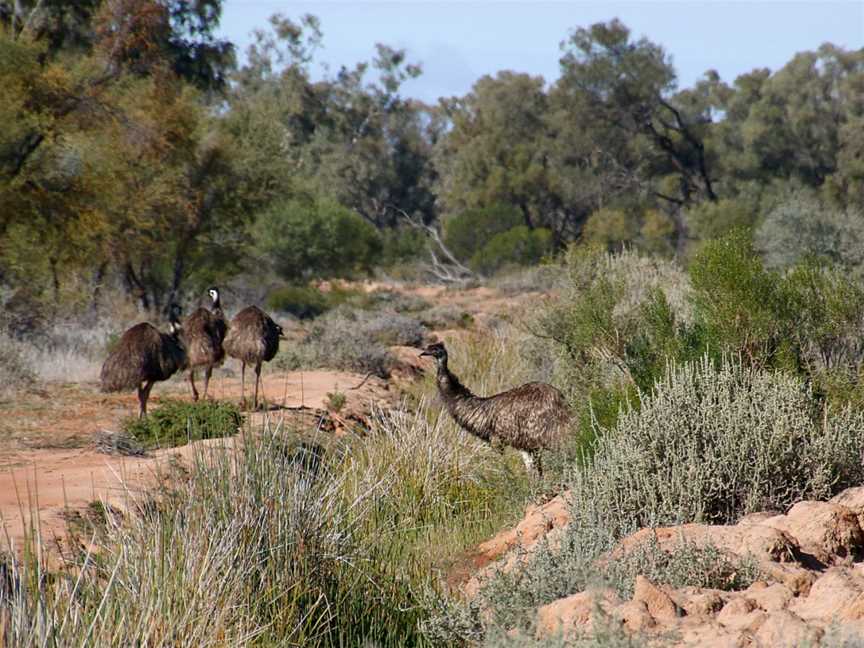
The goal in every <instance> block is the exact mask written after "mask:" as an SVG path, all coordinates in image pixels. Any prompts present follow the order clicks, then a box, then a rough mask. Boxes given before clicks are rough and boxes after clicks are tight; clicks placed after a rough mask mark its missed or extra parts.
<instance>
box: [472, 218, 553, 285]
mask: <svg viewBox="0 0 864 648" xmlns="http://www.w3.org/2000/svg"><path fill="white" fill-rule="evenodd" d="M551 249H552V232H551V231H549V230H548V229H545V228H542V227H539V228H537V229H533V230H532V229H528V228H527V227H526V226H525V225H519V226H518V227H514V228H512V229H509V230H507V231H506V232H501V233H500V234H496V235H495V236H493V237H492V239H491V240H490V241H489V242H488V243H486V245H484V246H483V247H482V248H481V249H480V250H479V251H478V252H477V253H475V254H474V256H472V257H471V267H472V268H473V269H474V270H476V271H477V272H480V273H481V274H486V275H490V274H494V273H495V272H497V271H498V270H501V269H502V268H504V267H507V266H526V265H532V264H536V263H539V262H540V259H542V258H543V256H544V255H545V254H547V253H548V252H549V251H550V250H551Z"/></svg>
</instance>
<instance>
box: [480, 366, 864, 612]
mask: <svg viewBox="0 0 864 648" xmlns="http://www.w3.org/2000/svg"><path fill="white" fill-rule="evenodd" d="M640 400H641V403H640V408H639V409H638V410H637V409H635V408H631V409H629V410H628V411H625V412H624V413H623V414H622V415H621V416H620V417H619V418H618V421H617V424H616V425H615V426H614V427H613V428H611V429H607V430H599V431H598V435H597V440H596V442H595V447H594V452H593V455H592V456H591V457H590V458H589V459H586V461H585V462H584V463H583V464H582V465H576V466H574V467H573V469H572V472H571V478H570V484H569V485H570V498H571V499H570V504H571V511H572V516H573V518H572V522H571V524H570V525H569V526H568V527H567V532H566V533H565V534H564V537H563V538H562V539H561V544H560V547H557V548H550V547H548V546H547V547H545V548H541V550H540V551H538V552H536V553H535V554H534V555H533V556H531V558H530V560H529V561H528V563H527V565H526V567H525V568H524V569H520V570H513V571H511V572H510V573H508V574H502V575H500V576H499V577H497V578H496V579H493V580H492V581H491V582H490V583H489V584H488V585H487V587H486V589H485V591H484V596H485V598H486V600H487V601H488V602H489V604H490V606H491V608H492V609H493V611H494V616H495V621H496V623H497V624H499V625H502V626H504V627H513V626H518V625H521V626H525V624H529V623H530V619H531V618H533V617H532V614H533V610H535V609H536V608H537V606H539V605H543V604H545V603H548V602H551V601H553V600H555V599H558V598H561V597H564V596H568V595H570V594H573V593H575V592H578V591H581V590H583V589H584V588H585V587H586V585H588V584H590V583H591V582H592V580H597V579H598V578H599V579H600V580H604V579H605V580H607V582H608V581H611V582H612V583H613V585H615V586H616V587H617V588H619V590H621V588H622V587H623V586H624V585H626V584H627V581H628V580H629V579H630V578H631V577H633V576H635V573H636V572H637V571H638V570H642V569H646V568H650V570H653V572H652V573H653V574H654V575H655V577H656V579H657V580H659V581H664V582H665V581H667V580H670V581H672V582H674V583H676V584H683V583H684V581H685V580H689V579H691V578H693V579H694V581H695V582H693V583H688V584H699V582H704V579H706V578H707V579H708V580H709V582H711V579H715V578H717V577H719V578H720V579H721V580H722V578H723V574H724V573H727V572H728V569H727V567H728V565H727V566H726V567H724V565H723V563H722V562H720V563H718V562H717V560H715V559H716V558H718V556H714V558H715V559H712V557H711V556H710V555H708V554H704V555H701V556H700V561H701V563H702V566H703V567H704V568H700V569H698V570H695V572H694V573H693V574H692V575H691V576H687V573H688V572H687V569H683V570H682V567H686V563H687V562H688V561H689V562H691V563H694V564H696V563H697V562H700V561H694V560H693V552H692V551H690V552H689V554H690V557H689V558H686V556H685V558H684V559H681V560H679V559H675V560H671V561H667V562H664V561H658V560H656V559H655V558H651V559H650V560H649V559H647V558H646V557H645V556H643V557H641V558H640V557H639V556H638V555H637V556H635V557H633V558H631V559H629V560H630V562H631V563H632V564H628V561H622V562H621V563H620V564H619V565H616V566H614V567H613V568H612V571H611V572H607V573H605V574H604V573H603V571H602V570H598V568H597V566H596V564H595V561H596V559H597V558H598V557H600V556H601V555H602V554H603V553H604V552H606V551H608V550H609V549H611V548H612V547H613V546H614V545H615V543H616V542H618V541H619V540H620V539H621V538H623V537H625V536H626V535H628V534H630V533H632V532H634V531H636V530H637V529H639V528H641V527H654V526H666V525H673V524H683V523H689V522H702V523H714V524H728V523H734V522H736V521H737V520H738V519H739V518H740V517H741V516H742V515H745V514H747V513H750V512H753V511H760V510H786V509H787V508H788V507H789V506H791V505H792V504H793V503H795V502H798V501H801V500H804V499H825V498H828V497H830V496H832V495H834V494H835V493H837V492H839V491H841V490H842V489H844V488H846V487H848V486H851V485H855V484H860V483H862V482H864V463H862V461H861V453H862V448H864V412H861V411H860V410H855V409H852V408H848V407H847V408H844V409H842V410H839V411H836V412H834V411H823V410H822V409H821V405H820V403H819V401H818V400H817V399H816V398H815V396H814V395H813V393H812V392H811V391H810V389H809V387H807V386H806V385H805V384H804V383H803V381H802V380H801V379H800V378H798V377H796V376H793V375H790V374H786V373H782V372H769V371H765V370H759V369H754V368H752V367H746V366H744V365H743V364H742V363H741V362H740V361H738V360H730V361H728V362H725V363H724V364H722V366H720V367H715V366H714V364H713V363H712V362H710V361H709V360H707V359H703V360H702V361H700V362H695V363H689V364H686V365H683V366H680V367H677V368H672V369H669V370H668V372H667V375H666V377H665V378H664V379H663V380H661V381H660V382H658V384H657V385H656V388H655V390H654V391H653V393H651V394H642V395H641V398H640ZM648 549H649V550H650V547H648ZM703 553H704V552H703ZM646 556H647V557H648V558H650V556H651V552H650V551H649V552H648V553H647V554H646ZM652 565H653V567H652ZM739 567H740V566H739ZM616 570H617V571H618V572H619V573H618V574H617V576H616V574H615V572H616ZM745 573H746V571H745ZM676 574H677V575H676ZM700 574H701V575H700ZM681 575H684V576H686V578H681ZM697 576H698V578H696V577H697ZM709 577H710V578H709ZM754 577H755V576H754ZM700 579H702V580H700ZM733 585H734V583H733ZM715 586H716V583H715ZM740 586H746V583H745V582H741V583H740Z"/></svg>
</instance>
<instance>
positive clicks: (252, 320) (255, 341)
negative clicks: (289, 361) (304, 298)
mask: <svg viewBox="0 0 864 648" xmlns="http://www.w3.org/2000/svg"><path fill="white" fill-rule="evenodd" d="M283 336H284V333H283V332H282V327H281V326H279V325H278V324H277V323H276V322H274V321H273V320H272V319H270V316H269V315H267V313H265V312H263V311H262V310H261V309H260V308H258V307H256V306H247V307H246V308H244V309H243V310H241V311H240V312H239V313H237V314H236V315H235V316H234V319H232V320H231V324H230V326H229V327H228V335H226V336H225V342H224V346H225V352H226V353H227V354H228V355H229V356H231V357H232V358H237V359H238V360H239V361H240V363H241V369H240V394H241V396H240V398H241V402H242V403H245V402H246V365H247V364H250V365H251V364H254V365H255V399H254V406H253V407H254V408H255V409H258V383H259V382H260V381H261V363H263V362H269V361H270V360H272V359H273V357H274V356H275V355H276V352H277V351H278V350H279V339H280V338H281V337H283Z"/></svg>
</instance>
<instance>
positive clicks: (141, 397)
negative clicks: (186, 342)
mask: <svg viewBox="0 0 864 648" xmlns="http://www.w3.org/2000/svg"><path fill="white" fill-rule="evenodd" d="M169 326H170V333H162V332H161V331H160V330H159V329H157V328H156V327H155V326H153V325H152V324H150V323H149V322H142V323H141V324H136V325H135V326H133V327H132V328H130V329H128V330H127V331H126V332H125V333H123V336H122V337H121V338H120V341H119V342H118V343H117V346H116V347H115V348H114V350H113V351H111V353H110V354H109V355H108V357H107V358H106V359H105V362H104V364H103V365H102V372H101V375H100V378H101V390H102V391H103V392H118V391H130V390H132V389H136V388H137V390H138V418H143V417H144V416H146V415H147V399H148V398H150V390H151V389H152V388H153V384H154V383H156V382H159V381H161V380H168V379H169V378H170V377H171V376H172V375H173V374H174V373H175V372H177V371H182V370H183V369H184V368H185V367H186V350H185V349H184V348H183V343H182V341H181V339H180V333H181V330H182V328H181V326H180V307H179V306H177V305H176V304H172V305H171V309H170V313H169Z"/></svg>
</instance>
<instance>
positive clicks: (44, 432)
mask: <svg viewBox="0 0 864 648" xmlns="http://www.w3.org/2000/svg"><path fill="white" fill-rule="evenodd" d="M218 373H219V372H218V370H217V375H218ZM363 378H364V377H363V376H361V375H357V374H352V373H346V372H340V371H308V372H290V373H274V374H267V373H266V372H265V376H264V389H263V392H262V393H263V399H264V400H266V402H267V409H268V411H266V412H254V413H251V414H250V416H252V417H254V418H261V417H264V416H268V417H269V418H270V419H271V421H272V422H274V423H277V422H279V421H280V420H283V419H285V418H289V419H290V418H291V417H294V416H301V415H306V416H309V415H313V416H314V415H315V413H321V414H324V413H326V410H327V400H328V396H327V394H328V393H330V392H337V391H338V392H341V393H343V394H345V396H346V398H347V401H346V404H345V405H344V406H343V407H342V409H341V410H340V412H339V415H338V416H336V419H337V423H338V421H345V422H346V423H347V422H348V420H349V419H351V418H352V417H356V416H360V415H361V414H362V413H364V412H368V411H369V410H370V408H371V406H372V405H373V404H374V405H386V404H387V403H389V402H390V399H391V397H392V395H391V392H390V390H389V387H388V385H387V383H386V382H385V381H382V380H381V379H379V378H375V377H371V378H369V379H367V380H366V382H365V383H364V384H363V386H362V387H361V388H359V389H356V390H354V389H351V388H353V387H355V386H356V385H358V384H359V383H361V381H362V380H363ZM253 384H254V383H253ZM199 386H200V383H199ZM249 387H250V383H249V381H248V376H247V384H246V388H247V392H246V394H247V397H249V396H251V392H250V391H249ZM211 393H212V395H213V396H214V397H215V398H217V399H219V400H230V401H235V402H237V401H239V400H240V379H239V377H236V378H234V377H232V378H224V377H217V378H216V379H215V380H214V381H213V382H211ZM166 396H168V397H171V398H182V399H189V398H190V396H189V389H188V383H186V382H183V381H181V380H176V379H175V380H172V381H169V382H166V383H160V384H158V385H157V386H156V387H155V388H154V390H153V396H152V397H151V399H150V404H151V406H154V407H155V406H156V405H158V403H159V400H160V399H162V398H164V397H166ZM259 396H260V395H259ZM135 412H137V398H136V396H135V395H134V394H131V393H130V394H102V393H99V391H98V387H97V385H95V384H72V385H50V386H42V387H40V388H39V389H38V390H34V391H31V392H27V393H23V394H19V395H18V396H16V397H15V399H14V400H13V401H12V402H6V403H0V439H2V440H0V546H5V545H7V542H8V543H9V544H11V545H12V548H13V550H17V549H20V547H21V542H22V540H23V537H24V531H25V529H27V528H29V526H30V524H31V520H30V513H31V511H33V510H38V511H40V518H41V533H42V535H43V538H49V539H50V538H55V537H56V538H58V539H59V538H62V536H63V535H64V528H65V517H66V516H67V514H68V511H69V510H78V509H83V508H85V507H86V506H87V505H88V504H89V503H90V502H93V501H102V502H104V503H106V504H110V505H112V506H115V507H117V508H119V509H121V510H125V509H126V501H127V500H128V497H129V493H130V489H131V490H135V489H137V488H139V487H142V486H145V485H149V484H152V483H154V481H155V480H156V479H157V478H158V475H159V474H160V473H165V472H166V470H168V467H169V463H170V462H171V461H172V458H175V457H176V458H183V457H187V456H189V455H190V454H191V453H193V452H194V451H195V450H196V449H197V448H198V447H199V446H201V445H202V444H204V445H210V446H213V447H218V448H223V447H224V448H230V447H231V446H232V444H233V440H232V439H216V440H210V441H201V442H197V443H194V444H191V445H189V446H183V447H179V448H173V449H167V450H160V451H156V452H152V453H148V455H147V456H145V457H121V456H114V455H107V454H103V453H100V452H97V451H96V450H95V448H94V447H93V440H94V435H95V434H96V433H97V432H100V431H103V430H117V429H118V426H119V423H120V421H121V419H122V418H124V417H126V416H129V415H131V414H134V413H135ZM334 416H335V415H334Z"/></svg>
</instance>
